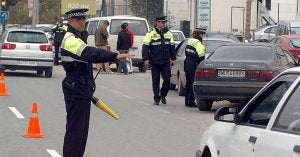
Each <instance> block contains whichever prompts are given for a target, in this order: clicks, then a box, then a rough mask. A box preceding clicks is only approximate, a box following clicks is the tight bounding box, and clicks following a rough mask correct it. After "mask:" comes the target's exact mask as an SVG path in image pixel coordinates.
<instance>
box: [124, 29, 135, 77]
mask: <svg viewBox="0 0 300 157" xmlns="http://www.w3.org/2000/svg"><path fill="white" fill-rule="evenodd" d="M125 31H126V32H127V33H128V34H129V38H130V44H129V52H128V53H130V49H131V48H132V46H133V43H134V35H133V32H132V31H131V30H130V28H129V25H127V28H126V29H125ZM127 68H128V72H129V74H132V72H133V68H132V61H131V58H129V62H127Z"/></svg>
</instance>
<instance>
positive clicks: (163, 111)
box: [155, 108, 171, 113]
mask: <svg viewBox="0 0 300 157" xmlns="http://www.w3.org/2000/svg"><path fill="white" fill-rule="evenodd" d="M155 109H156V110H158V111H160V112H162V113H171V112H169V111H166V110H163V109H160V108H155Z"/></svg>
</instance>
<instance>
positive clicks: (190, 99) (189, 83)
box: [185, 71, 196, 106]
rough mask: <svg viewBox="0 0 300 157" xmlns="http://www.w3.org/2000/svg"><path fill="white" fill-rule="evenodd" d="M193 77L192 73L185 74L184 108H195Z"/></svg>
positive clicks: (193, 73)
mask: <svg viewBox="0 0 300 157" xmlns="http://www.w3.org/2000/svg"><path fill="white" fill-rule="evenodd" d="M194 77H195V71H194V72H188V73H185V78H186V85H185V91H186V93H185V106H195V105H196V104H195V96H194V92H193V83H194V79H195V78H194Z"/></svg>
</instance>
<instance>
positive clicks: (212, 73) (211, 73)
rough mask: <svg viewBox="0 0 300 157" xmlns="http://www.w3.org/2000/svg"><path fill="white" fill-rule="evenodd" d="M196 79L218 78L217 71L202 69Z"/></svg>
mask: <svg viewBox="0 0 300 157" xmlns="http://www.w3.org/2000/svg"><path fill="white" fill-rule="evenodd" d="M195 76H196V77H216V71H215V70H214V69H209V70H208V69H204V70H203V69H201V70H197V71H196V73H195Z"/></svg>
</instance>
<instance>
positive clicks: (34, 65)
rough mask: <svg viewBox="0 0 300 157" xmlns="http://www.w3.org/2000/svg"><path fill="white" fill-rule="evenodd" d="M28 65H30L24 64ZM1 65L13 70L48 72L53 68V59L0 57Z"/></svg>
mask: <svg viewBox="0 0 300 157" xmlns="http://www.w3.org/2000/svg"><path fill="white" fill-rule="evenodd" d="M24 63H28V64H24ZM0 65H1V66H2V68H4V69H11V70H46V69H51V68H53V65H54V63H53V58H38V59H36V58H5V57H0Z"/></svg>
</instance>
